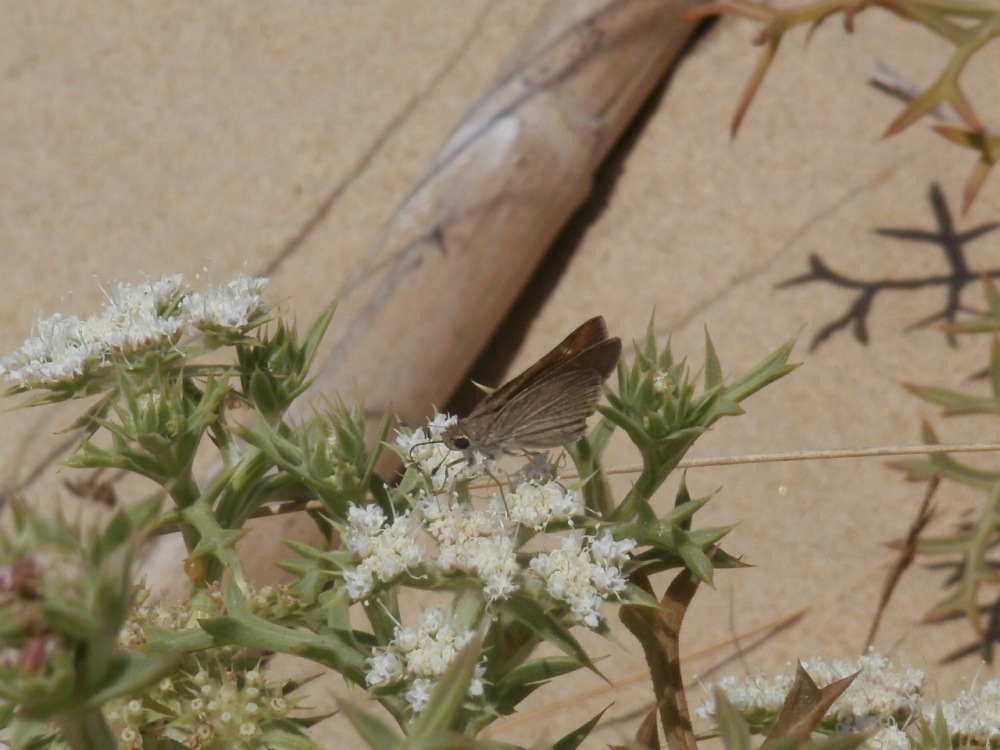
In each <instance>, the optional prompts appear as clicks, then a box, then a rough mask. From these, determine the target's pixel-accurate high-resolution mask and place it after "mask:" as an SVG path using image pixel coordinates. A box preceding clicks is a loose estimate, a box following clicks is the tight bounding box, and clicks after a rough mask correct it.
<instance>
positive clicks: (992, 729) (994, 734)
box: [927, 680, 1000, 745]
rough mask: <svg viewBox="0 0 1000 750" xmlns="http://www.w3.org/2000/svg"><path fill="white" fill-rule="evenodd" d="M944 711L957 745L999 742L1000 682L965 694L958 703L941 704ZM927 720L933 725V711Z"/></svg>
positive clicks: (990, 683) (929, 713)
mask: <svg viewBox="0 0 1000 750" xmlns="http://www.w3.org/2000/svg"><path fill="white" fill-rule="evenodd" d="M941 710H942V712H943V713H944V718H945V720H946V721H947V722H948V729H949V731H950V732H951V736H952V738H953V739H957V740H959V742H958V743H957V744H959V745H965V744H968V743H969V742H970V741H971V742H973V743H975V744H979V745H988V744H993V743H995V742H996V740H997V739H1000V680H990V681H989V682H987V683H986V684H985V685H983V687H982V688H981V689H980V690H978V691H975V690H963V691H962V692H961V693H959V694H958V697H957V698H955V700H953V701H946V702H942V703H941ZM927 719H928V721H933V719H934V710H933V708H932V709H929V710H928V711H927Z"/></svg>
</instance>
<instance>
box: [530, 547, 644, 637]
mask: <svg viewBox="0 0 1000 750" xmlns="http://www.w3.org/2000/svg"><path fill="white" fill-rule="evenodd" d="M634 544H635V542H633V541H632V540H630V539H626V540H622V541H620V542H615V541H614V539H613V537H612V536H611V533H610V532H608V531H605V532H604V534H603V535H602V536H601V537H600V538H598V539H595V538H594V537H585V536H584V535H583V534H581V533H579V532H577V533H574V534H571V535H570V536H568V537H566V538H565V539H564V540H563V543H562V545H561V546H560V547H559V548H558V549H556V550H553V551H552V552H545V553H540V554H538V555H535V557H533V558H532V559H531V563H530V566H531V570H532V571H533V572H534V573H535V574H536V575H537V576H538V577H539V578H541V579H542V580H543V581H544V582H545V588H546V590H547V591H548V593H549V595H550V596H552V597H553V598H555V599H558V600H560V601H563V602H565V603H566V604H568V605H569V607H570V610H571V613H572V616H573V619H574V620H576V621H577V622H579V623H582V624H583V625H585V626H587V627H588V628H597V627H598V626H599V625H600V623H601V617H600V612H599V611H598V610H599V608H600V606H601V604H602V603H603V601H604V600H605V599H608V598H611V597H613V596H617V595H618V594H619V593H620V592H622V591H623V590H624V589H625V586H626V584H627V581H626V579H625V576H624V574H623V573H622V570H621V568H620V567H619V565H620V564H621V563H622V562H624V560H625V553H626V552H627V551H628V550H629V549H631V547H632V546H634Z"/></svg>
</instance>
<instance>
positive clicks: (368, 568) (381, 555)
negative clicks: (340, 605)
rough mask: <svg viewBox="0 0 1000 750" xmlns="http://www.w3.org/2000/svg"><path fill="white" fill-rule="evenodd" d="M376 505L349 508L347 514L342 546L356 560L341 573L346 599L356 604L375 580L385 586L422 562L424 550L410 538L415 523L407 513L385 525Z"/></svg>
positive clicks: (384, 519)
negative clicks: (348, 597) (349, 568)
mask: <svg viewBox="0 0 1000 750" xmlns="http://www.w3.org/2000/svg"><path fill="white" fill-rule="evenodd" d="M386 520H387V519H386V516H385V513H384V512H383V511H382V509H381V508H380V507H379V506H377V505H366V506H364V507H359V506H357V505H353V504H352V505H351V506H350V507H349V508H348V512H347V522H348V526H347V528H346V529H345V530H344V534H343V540H344V546H345V547H347V549H348V550H350V551H351V552H352V553H353V554H354V556H355V557H356V558H357V559H358V560H360V562H359V563H358V565H357V567H356V568H354V569H353V570H347V571H345V572H344V583H345V584H346V586H347V593H348V595H349V596H350V597H351V598H352V599H354V600H355V601H357V600H358V599H363V598H364V597H366V596H368V594H370V593H371V590H372V587H373V586H374V583H375V580H376V579H377V580H379V581H382V582H384V583H388V582H389V581H392V580H393V579H395V578H396V577H397V576H399V575H401V574H402V573H403V572H404V571H406V570H408V569H410V568H412V567H414V566H416V565H419V564H420V563H422V562H423V560H424V553H425V550H424V547H423V545H421V544H420V542H419V541H417V540H416V539H415V538H414V532H415V530H416V526H417V524H416V521H415V519H413V518H412V516H411V514H410V513H406V514H404V515H401V516H399V517H398V518H396V519H395V520H394V521H393V522H392V523H391V524H389V525H388V526H387V525H386Z"/></svg>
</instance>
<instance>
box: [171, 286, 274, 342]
mask: <svg viewBox="0 0 1000 750" xmlns="http://www.w3.org/2000/svg"><path fill="white" fill-rule="evenodd" d="M266 285H267V279H263V278H255V277H252V276H247V275H245V274H244V275H241V276H238V277H237V278H235V279H233V280H232V281H230V282H229V283H227V284H225V285H222V286H218V287H215V288H214V289H211V290H209V291H208V292H205V293H201V292H192V293H190V294H188V295H187V296H186V297H185V298H184V302H183V307H184V310H185V312H186V313H187V315H188V316H189V317H190V319H191V322H192V324H193V325H194V326H196V327H198V328H207V327H218V328H230V329H235V330H238V329H240V328H242V327H244V326H246V325H247V324H248V323H249V322H250V317H251V316H252V315H253V314H254V313H255V312H257V311H258V310H260V308H261V307H263V305H264V300H263V296H262V295H261V292H263V290H264V287H265V286H266Z"/></svg>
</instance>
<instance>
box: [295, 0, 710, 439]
mask: <svg viewBox="0 0 1000 750" xmlns="http://www.w3.org/2000/svg"><path fill="white" fill-rule="evenodd" d="M689 4H690V3H689V2H664V1H663V0H610V1H609V0H601V1H599V2H598V1H596V0H588V1H584V2H568V1H567V0H555V1H553V2H550V3H549V4H548V5H547V6H546V7H545V8H544V9H543V11H542V12H541V14H540V15H539V17H538V19H537V21H536V22H535V24H534V25H533V27H532V28H531V29H530V30H529V32H528V34H527V35H526V36H525V38H524V39H522V40H521V42H520V44H519V45H518V47H517V48H516V49H515V50H514V52H513V54H512V55H511V57H510V59H509V60H508V62H507V63H506V65H505V67H504V69H503V70H502V72H501V73H500V75H498V76H497V78H496V79H495V80H494V82H493V83H492V84H491V86H490V88H489V89H488V90H487V91H486V92H485V93H484V94H483V95H482V96H481V97H480V98H479V99H478V100H477V101H476V102H475V103H474V104H473V105H472V107H471V108H470V110H469V111H468V113H467V114H466V116H465V118H464V119H463V120H462V122H461V123H460V124H459V125H458V127H457V128H456V129H455V131H454V132H453V134H452V135H451V137H450V138H449V139H448V141H447V142H446V143H445V144H444V146H443V147H442V148H441V150H440V151H439V152H438V154H437V155H436V156H435V158H434V160H433V162H432V163H431V164H430V166H429V167H428V169H427V171H426V172H425V173H424V174H423V175H422V176H421V177H420V179H419V180H418V181H417V183H416V184H415V185H414V187H413V188H412V190H411V191H410V192H409V194H408V195H407V196H406V198H405V199H404V200H403V202H402V203H401V205H400V206H398V207H397V208H396V210H395V211H394V212H393V214H392V216H391V218H390V219H389V220H388V222H387V223H386V225H385V227H384V229H383V231H382V232H381V234H380V235H379V237H378V239H377V240H376V242H375V244H374V245H373V247H372V248H371V250H370V251H369V252H368V253H367V254H366V255H365V257H364V259H363V261H362V263H361V265H360V267H359V268H358V269H357V270H356V272H355V273H354V274H353V276H352V277H351V279H350V281H349V282H348V283H347V284H346V285H345V288H344V289H343V290H342V293H341V307H340V309H339V310H338V313H337V315H336V316H335V318H334V324H333V329H332V330H331V334H330V350H329V354H327V355H326V358H325V359H324V360H323V361H322V364H321V366H320V367H319V376H318V379H317V381H316V383H315V385H314V389H313V390H312V391H311V392H310V393H309V394H306V396H304V397H303V399H301V401H300V405H299V406H300V411H301V412H302V413H306V412H307V411H308V409H310V408H311V407H312V405H314V403H315V400H316V399H315V397H316V396H317V395H319V394H322V395H323V396H326V397H331V396H333V395H334V394H338V393H339V394H341V395H342V396H343V397H344V398H345V399H353V398H354V397H355V396H356V395H357V396H361V397H363V398H364V400H365V404H366V406H367V408H368V409H369V410H370V411H371V412H373V413H376V414H377V413H380V412H383V411H385V410H386V409H388V408H390V405H391V406H392V408H394V409H395V411H396V413H397V414H399V415H400V417H401V418H402V419H403V420H405V421H409V422H416V421H418V420H420V419H421V418H422V417H423V416H424V415H426V414H427V412H428V409H429V407H430V405H431V404H442V403H443V402H444V401H445V400H446V399H447V398H448V397H449V395H450V394H451V393H452V392H453V391H454V389H455V388H456V386H457V385H458V384H459V382H460V381H461V380H462V378H464V377H465V373H466V371H467V370H468V368H469V367H470V366H471V364H472V362H473V361H474V360H475V358H476V356H477V355H478V353H479V351H480V350H481V349H482V348H483V346H484V345H485V344H486V342H487V341H488V340H489V337H490V336H491V335H492V333H493V331H494V330H495V329H496V327H497V326H498V325H499V323H500V321H501V320H502V319H503V317H504V316H505V315H506V313H507V312H508V310H509V309H510V306H511V305H512V304H513V302H514V300H515V299H516V298H517V296H518V294H519V293H520V292H521V290H522V289H523V287H524V285H525V283H526V282H527V281H528V279H529V278H530V277H531V275H532V273H533V272H534V270H535V268H536V267H537V266H538V264H539V262H540V261H541V259H542V257H543V256H544V254H545V251H546V250H547V249H548V247H549V245H550V243H551V242H552V240H553V238H554V237H555V236H556V234H557V233H558V232H559V230H560V229H561V228H562V227H563V225H564V224H565V223H566V221H567V220H568V219H569V217H570V216H571V214H572V213H573V211H574V210H576V209H577V208H578V207H579V206H580V204H581V203H583V201H584V200H585V199H586V197H587V195H588V194H589V192H590V190H591V187H592V183H593V178H594V173H595V171H596V169H597V167H598V166H599V164H600V162H601V161H602V160H603V159H604V157H605V156H606V155H607V153H608V151H609V150H610V149H611V148H612V146H613V145H614V144H615V142H616V141H617V139H618V138H619V136H620V135H621V134H622V132H623V131H624V130H625V128H626V127H627V126H628V124H629V122H630V121H631V120H632V118H633V116H634V115H635V113H636V111H637V110H638V109H639V107H640V106H641V105H642V104H643V102H644V101H645V100H646V98H647V97H648V96H649V94H650V92H651V91H652V89H653V87H654V86H655V85H656V83H657V82H658V81H659V80H660V79H661V78H662V76H663V75H664V72H665V70H666V69H667V67H668V66H669V64H670V63H671V62H672V61H673V60H674V59H675V57H676V56H677V54H678V52H679V51H680V49H681V48H682V46H683V44H684V42H685V41H686V39H687V37H688V36H689V34H690V32H691V30H692V29H693V25H692V23H691V22H689V21H685V20H682V19H681V13H682V12H683V10H684V9H685V8H686V7H687V6H688V5H689Z"/></svg>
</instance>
